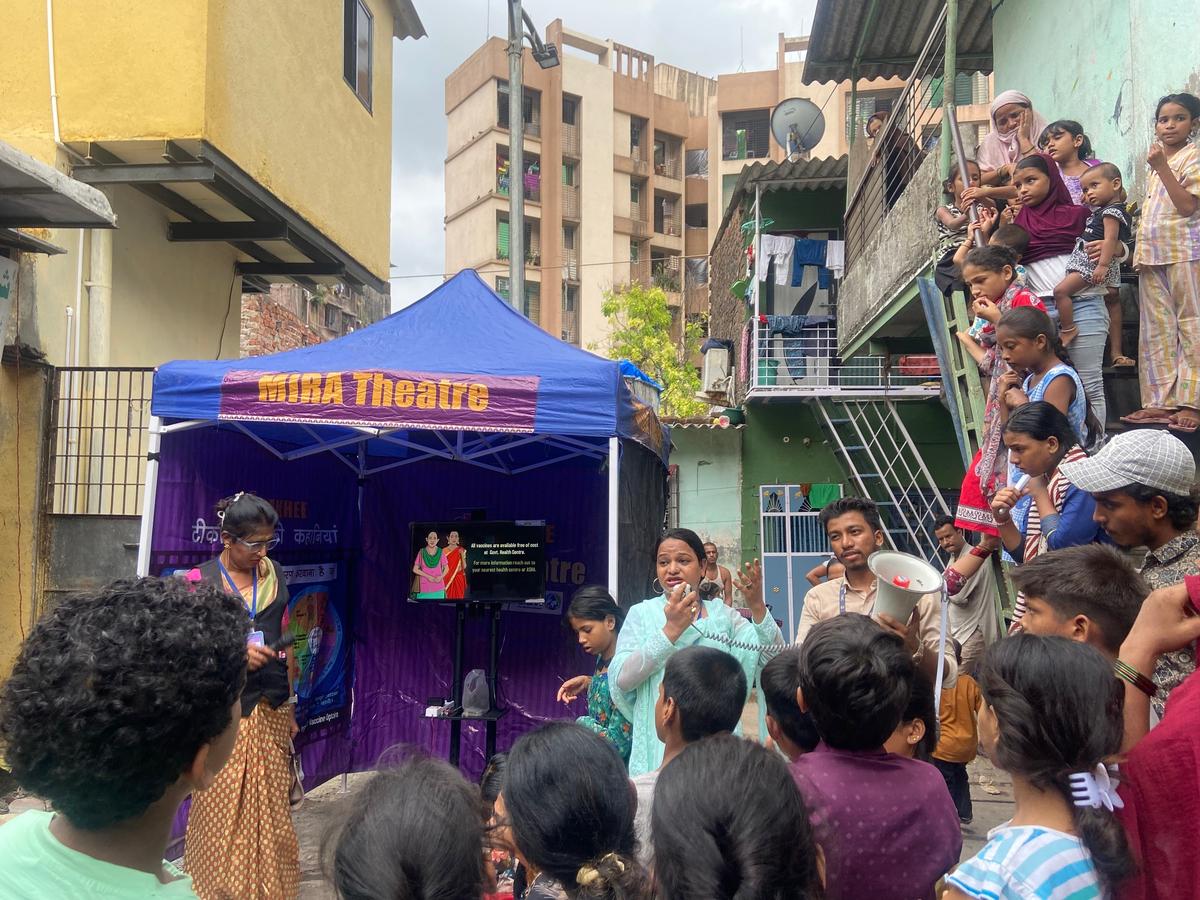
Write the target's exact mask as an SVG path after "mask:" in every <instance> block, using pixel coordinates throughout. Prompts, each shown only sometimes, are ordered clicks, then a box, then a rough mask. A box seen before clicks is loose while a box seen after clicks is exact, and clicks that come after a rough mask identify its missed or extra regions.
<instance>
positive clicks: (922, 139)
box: [846, 8, 946, 272]
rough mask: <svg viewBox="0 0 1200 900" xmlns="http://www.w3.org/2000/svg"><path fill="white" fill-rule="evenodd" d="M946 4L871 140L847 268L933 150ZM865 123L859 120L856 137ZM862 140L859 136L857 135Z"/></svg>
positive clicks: (852, 216)
mask: <svg viewBox="0 0 1200 900" xmlns="http://www.w3.org/2000/svg"><path fill="white" fill-rule="evenodd" d="M945 16H946V11H945V8H943V9H942V14H941V16H940V17H939V19H938V21H937V23H936V24H935V25H934V26H933V30H932V31H931V32H930V35H929V38H928V39H927V40H926V42H925V46H924V48H923V49H922V50H921V54H920V56H919V57H918V59H917V63H916V66H915V67H914V69H913V73H912V75H911V76H910V77H909V79H908V81H907V83H906V84H905V86H904V90H903V91H902V92H901V94H900V97H899V98H898V99H897V100H896V102H895V104H894V105H893V106H892V109H891V112H890V114H889V115H888V118H887V120H886V121H885V122H884V123H883V125H882V127H881V128H880V130H879V132H878V133H877V134H876V135H875V137H874V139H873V140H872V143H871V147H870V152H869V155H868V157H867V161H866V166H865V170H864V173H863V176H862V179H861V180H860V181H859V182H858V184H857V185H856V186H855V185H851V193H850V202H849V204H847V207H846V270H847V272H849V271H850V270H851V269H852V268H853V267H854V263H855V262H856V261H857V260H858V258H859V257H861V256H862V253H863V250H864V248H865V246H866V244H867V243H868V241H870V240H871V238H872V237H874V236H875V235H876V234H877V233H879V232H880V230H881V226H882V224H883V222H884V220H885V219H886V218H887V217H888V215H889V213H890V212H891V210H892V208H893V207H894V206H895V205H896V203H897V201H899V199H900V197H901V196H902V195H903V194H904V192H905V189H906V188H907V187H908V185H909V183H910V182H911V181H912V180H913V176H914V175H915V174H916V172H917V170H918V169H919V168H920V167H921V164H922V163H923V162H924V161H925V159H926V157H927V156H928V155H929V153H930V151H932V150H933V149H934V148H935V146H936V144H937V141H938V138H939V135H940V127H941V121H942V75H943V66H944V55H945V46H946V28H945ZM865 125H866V123H864V122H855V123H853V126H852V127H853V128H854V129H855V132H856V135H861V133H862V132H861V129H862V128H864V126H865ZM856 139H857V138H856Z"/></svg>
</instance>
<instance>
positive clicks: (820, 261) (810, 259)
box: [792, 238, 832, 291]
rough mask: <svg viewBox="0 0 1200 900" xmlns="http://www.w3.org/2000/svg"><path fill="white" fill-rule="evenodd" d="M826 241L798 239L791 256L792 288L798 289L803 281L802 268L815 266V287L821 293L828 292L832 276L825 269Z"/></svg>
mask: <svg viewBox="0 0 1200 900" xmlns="http://www.w3.org/2000/svg"><path fill="white" fill-rule="evenodd" d="M828 243H829V242H828V241H824V240H816V239H813V238H798V239H797V240H796V249H795V250H794V252H793V254H792V287H800V285H801V283H802V282H803V281H804V267H805V266H816V268H817V287H819V288H820V289H821V290H823V291H827V290H829V285H830V283H831V282H832V276H831V273H830V271H829V269H827V268H826V262H825V258H826V245H827V244H828Z"/></svg>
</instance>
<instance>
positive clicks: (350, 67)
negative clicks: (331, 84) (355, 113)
mask: <svg viewBox="0 0 1200 900" xmlns="http://www.w3.org/2000/svg"><path fill="white" fill-rule="evenodd" d="M344 2H345V5H344V7H343V18H344V26H345V27H344V28H343V35H342V76H343V77H344V78H345V79H346V83H347V84H348V85H350V87H352V88H353V89H354V95H355V96H356V97H358V99H359V100H361V101H362V104H363V106H365V107H366V108H367V110H368V111H370V109H371V66H372V63H373V62H374V60H373V59H372V49H373V43H372V31H373V30H374V28H375V20H374V18H373V17H372V16H371V10H369V9H368V8H367V3H366V0H344Z"/></svg>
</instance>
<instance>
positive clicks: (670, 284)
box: [650, 256, 681, 293]
mask: <svg viewBox="0 0 1200 900" xmlns="http://www.w3.org/2000/svg"><path fill="white" fill-rule="evenodd" d="M679 270H680V266H679V257H678V256H670V257H667V258H665V259H652V260H651V261H650V280H651V283H652V284H653V285H654V286H655V287H656V288H662V289H663V290H664V291H667V292H668V293H678V292H679V289H680V287H681V285H680V278H679Z"/></svg>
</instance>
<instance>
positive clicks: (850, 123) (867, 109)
mask: <svg viewBox="0 0 1200 900" xmlns="http://www.w3.org/2000/svg"><path fill="white" fill-rule="evenodd" d="M898 99H900V92H899V91H865V92H859V95H858V115H857V117H853V118H852V117H851V115H850V112H851V110H850V95H849V94H847V95H846V140H850V131H851V130H852V129H853V128H854V127H855V125H856V124H857V126H858V128H860V129H861V128H862V127H863V126H864V125H865V124H866V122H867V119H869V118H871V116H873V115H875V113H877V112H891V111H892V106H893V105H895V103H896V101H897V100H898ZM939 102H941V101H939ZM861 135H862V132H861V131H860V132H859V134H858V135H857V137H860V136H861Z"/></svg>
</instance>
